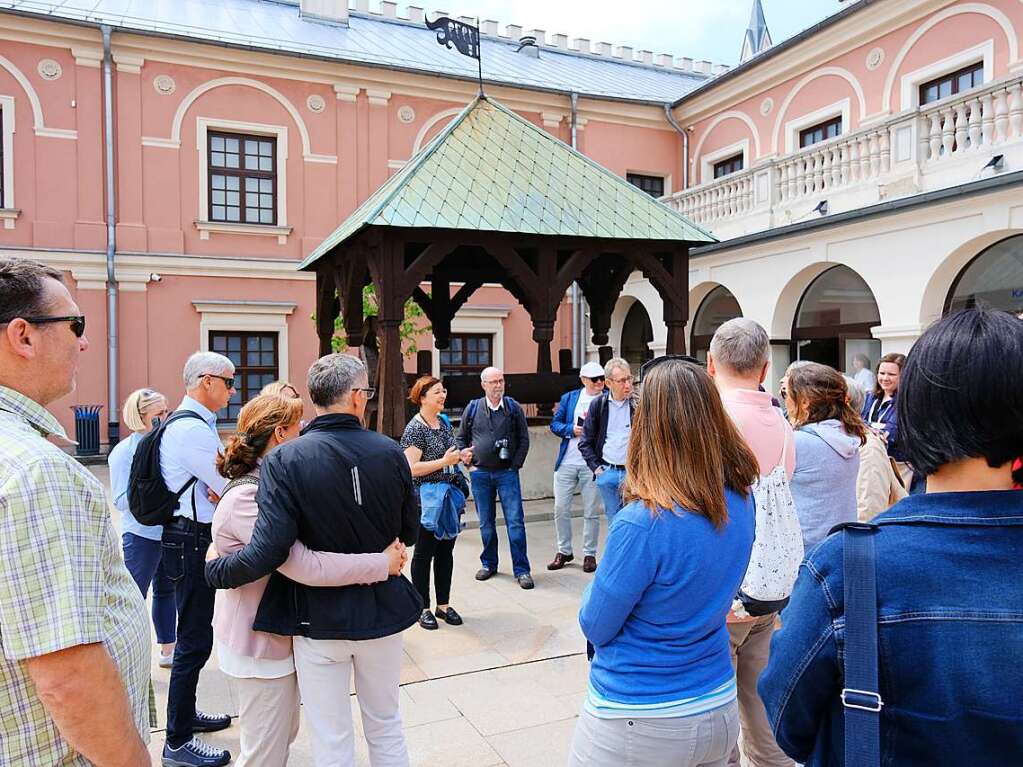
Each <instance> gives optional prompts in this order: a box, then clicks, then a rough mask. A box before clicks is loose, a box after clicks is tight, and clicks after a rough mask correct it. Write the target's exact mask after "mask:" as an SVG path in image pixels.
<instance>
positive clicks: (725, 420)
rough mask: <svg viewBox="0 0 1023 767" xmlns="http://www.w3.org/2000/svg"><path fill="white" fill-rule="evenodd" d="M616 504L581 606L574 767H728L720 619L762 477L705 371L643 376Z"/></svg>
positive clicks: (669, 367)
mask: <svg viewBox="0 0 1023 767" xmlns="http://www.w3.org/2000/svg"><path fill="white" fill-rule="evenodd" d="M641 375H642V390H641V393H640V397H639V404H638V405H637V407H636V414H635V417H634V420H633V423H632V436H631V439H630V441H629V448H628V454H627V458H626V467H625V469H626V473H625V481H624V483H623V485H622V490H623V496H624V500H625V501H626V506H625V507H623V508H622V509H621V511H619V512H618V513H617V514H616V515H615V519H614V522H613V523H612V524H611V528H610V530H609V532H608V538H607V546H606V552H605V554H604V559H603V561H602V562H601V563H600V567H599V568H598V569H597V575H596V578H595V580H594V582H593V583H592V584H591V586H590V587H589V589H587V591H586V593H585V594H584V595H583V602H582V607H581V608H580V611H579V623H580V625H581V626H582V629H583V633H584V634H585V635H586V638H587V639H588V640H589V641H590V642H591V643H592V644H593V645H594V647H595V650H596V652H595V654H594V657H593V662H592V664H591V666H590V681H589V691H588V694H587V697H586V700H585V701H584V703H583V709H582V712H581V713H580V715H579V721H578V723H577V724H576V730H575V737H574V739H573V743H572V748H571V753H570V756H569V765H570V767H581V766H582V765H586V766H587V767H605V766H606V767H618V766H619V765H622V764H630V765H636V766H637V767H662V765H673V767H696V766H697V765H701V766H704V767H710V766H711V765H714V766H715V767H724V765H726V764H727V763H728V757H729V754H730V753H731V751H732V748H733V746H734V745H735V742H736V738H737V737H738V734H739V713H738V707H737V704H736V687H735V671H734V670H733V668H732V662H731V656H730V651H729V641H728V631H727V629H726V628H725V617H726V616H727V614H728V612H729V610H730V609H731V606H732V600H733V599H734V597H735V595H736V593H737V592H738V590H739V585H740V583H741V582H742V579H743V575H744V574H745V572H746V567H747V565H748V563H749V557H750V551H751V549H752V546H753V526H754V509H753V497H752V494H751V492H750V489H749V488H750V485H752V484H753V483H754V482H755V481H756V480H757V478H758V477H759V475H760V469H759V467H758V465H757V459H756V457H755V456H754V455H753V453H752V452H751V451H750V449H749V448H748V447H747V446H746V443H745V442H744V441H743V439H742V437H741V436H740V435H739V432H738V431H737V429H736V427H735V426H734V424H733V423H732V420H731V419H730V418H729V417H728V414H727V413H726V412H725V409H724V407H723V405H722V404H721V397H720V395H719V394H718V392H717V389H716V388H715V386H714V383H713V381H712V380H711V378H710V376H709V375H708V374H707V372H706V371H705V370H704V369H703V368H702V367H701V366H700V365H699V364H696V363H694V362H689V361H685V360H682V359H677V358H670V357H662V358H659V359H656V360H653V361H651V362H648V363H647V364H646V365H645V366H644V371H641Z"/></svg>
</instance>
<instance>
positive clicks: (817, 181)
mask: <svg viewBox="0 0 1023 767" xmlns="http://www.w3.org/2000/svg"><path fill="white" fill-rule="evenodd" d="M811 191H812V192H813V193H816V192H823V191H824V152H814V153H813V188H812V189H811Z"/></svg>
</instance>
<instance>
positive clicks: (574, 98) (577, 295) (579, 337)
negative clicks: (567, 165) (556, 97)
mask: <svg viewBox="0 0 1023 767" xmlns="http://www.w3.org/2000/svg"><path fill="white" fill-rule="evenodd" d="M571 104H572V120H571V126H572V148H573V149H575V150H576V151H578V150H579V119H578V118H579V94H578V93H576V92H575V91H572V94H571ZM571 295H572V364H573V365H574V366H575V367H576V368H577V369H578V368H581V367H582V366H583V362H584V361H585V359H586V328H585V327H584V322H585V319H586V311H585V309H583V306H582V291H581V290H579V283H578V282H573V283H572V294H571Z"/></svg>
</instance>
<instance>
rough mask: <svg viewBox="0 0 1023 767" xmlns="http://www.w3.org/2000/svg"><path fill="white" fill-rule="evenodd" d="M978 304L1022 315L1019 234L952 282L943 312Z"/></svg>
mask: <svg viewBox="0 0 1023 767" xmlns="http://www.w3.org/2000/svg"><path fill="white" fill-rule="evenodd" d="M978 305H981V306H989V307H991V308H993V309H1004V310H1005V311H1008V312H1012V313H1014V314H1018V313H1019V312H1023V234H1017V235H1015V236H1014V237H1009V238H1008V239H1005V240H1002V241H1001V242H996V243H995V244H994V245H992V246H990V247H989V248H986V249H984V250H982V251H981V252H980V253H979V254H978V255H977V257H976V258H974V259H973V260H972V261H971V262H970V263H969V264H967V265H966V268H965V269H963V270H962V271H961V272H960V273H959V276H958V277H956V279H955V282H954V283H952V289H951V290H950V291H949V293H948V300H947V301H946V302H945V313H946V314H950V313H952V312H957V311H959V310H960V309H969V308H971V307H974V306H978Z"/></svg>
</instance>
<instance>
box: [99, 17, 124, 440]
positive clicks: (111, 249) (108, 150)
mask: <svg viewBox="0 0 1023 767" xmlns="http://www.w3.org/2000/svg"><path fill="white" fill-rule="evenodd" d="M100 31H101V32H102V33H103V133H104V154H105V156H106V187H107V417H108V418H109V420H108V422H107V436H108V440H109V442H110V447H113V446H114V445H116V444H117V443H118V442H119V441H120V438H121V422H120V406H119V405H120V401H119V397H118V391H117V390H118V381H117V372H118V357H119V355H118V337H117V309H118V306H117V275H116V273H115V270H114V254H115V253H116V252H117V208H116V203H117V196H116V194H115V186H114V76H113V68H114V61H113V54H112V53H111V51H110V27H109V26H107V25H106V24H104V25H102V26H101V27H100Z"/></svg>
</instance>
